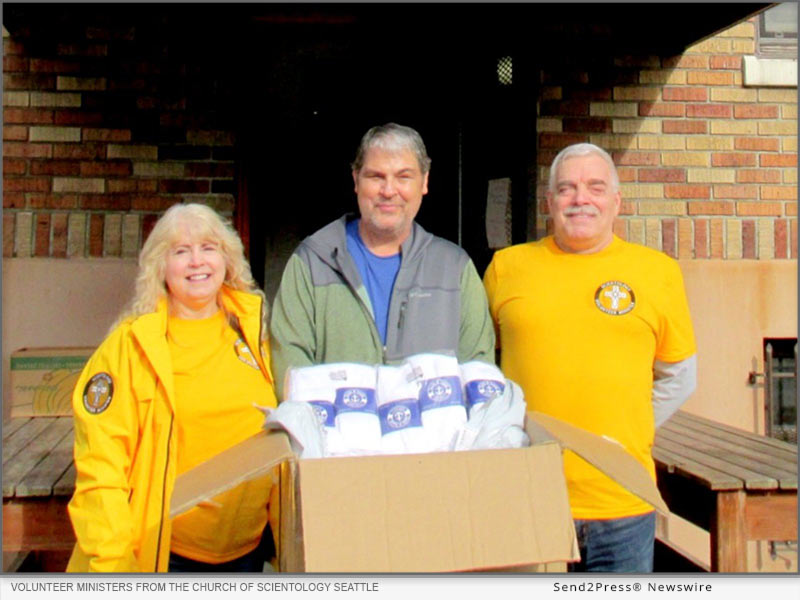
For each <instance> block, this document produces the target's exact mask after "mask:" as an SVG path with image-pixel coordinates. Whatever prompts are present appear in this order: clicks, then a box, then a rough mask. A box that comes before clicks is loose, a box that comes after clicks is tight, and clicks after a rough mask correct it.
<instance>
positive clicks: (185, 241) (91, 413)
mask: <svg viewBox="0 0 800 600" xmlns="http://www.w3.org/2000/svg"><path fill="white" fill-rule="evenodd" d="M265 303H266V300H265V299H264V295H263V293H262V292H261V291H260V290H258V288H257V286H256V284H255V282H254V281H253V278H252V275H251V273H250V267H249V265H248V264H247V261H246V259H245V258H244V253H243V248H242V243H241V240H240V239H239V237H238V235H237V234H236V232H235V231H234V230H233V229H232V228H231V227H230V226H229V225H228V224H226V223H225V222H224V221H223V220H222V219H221V218H220V217H219V215H217V213H215V212H214V211H213V210H211V209H210V208H208V207H206V206H202V205H198V204H185V205H176V206H173V207H172V208H170V209H169V210H168V211H167V212H166V213H165V214H164V215H163V217H162V218H161V219H160V220H159V221H158V223H157V224H156V225H155V227H154V228H153V230H152V232H151V233H150V235H149V237H148V239H147V241H146V242H145V244H144V247H143V248H142V251H141V254H140V256H139V274H138V276H137V280H136V292H135V297H134V299H133V301H132V302H131V305H130V307H129V308H128V309H127V310H126V311H125V312H124V314H123V316H122V317H121V318H120V320H119V321H118V324H117V325H116V326H115V327H114V328H113V329H112V332H111V333H110V334H109V336H108V337H107V338H106V339H105V340H104V341H103V343H102V344H101V345H100V347H99V348H98V349H97V351H96V352H95V353H94V355H93V356H92V357H91V359H90V360H89V362H88V363H87V365H86V367H85V368H84V370H83V373H82V374H81V377H80V379H79V381H78V384H77V385H76V388H75V392H74V394H73V398H72V404H73V409H74V414H75V467H76V470H77V477H76V483H75V495H74V496H73V497H72V500H71V501H70V503H69V514H70V518H71V520H72V524H73V527H74V529H75V534H76V537H77V543H76V545H75V549H74V551H73V553H72V557H71V559H70V562H69V565H68V567H67V570H68V571H116V572H135V571H148V572H154V571H166V570H168V569H169V570H173V571H174V570H178V571H195V572H202V571H261V570H262V568H263V563H264V556H263V554H262V552H261V551H260V548H261V546H260V541H261V537H262V532H263V531H264V527H265V524H266V523H267V516H268V515H267V513H268V502H269V495H270V488H271V483H272V481H271V478H270V477H269V476H268V477H264V478H262V479H258V480H255V481H251V482H246V483H244V484H241V485H239V486H238V487H236V488H234V489H232V490H230V491H228V492H225V493H223V494H221V495H219V496H217V497H215V498H213V499H211V500H209V501H207V502H203V503H201V504H200V505H198V506H197V507H195V508H193V509H192V510H190V511H189V512H187V513H185V514H183V515H181V516H179V517H177V518H176V519H174V520H171V519H170V518H169V508H170V498H171V495H172V490H173V487H174V484H175V478H176V477H177V476H178V475H179V474H181V473H183V472H184V471H186V470H188V469H191V468H192V467H194V466H195V465H197V464H198V463H200V462H203V461H205V460H207V459H208V458H211V457H212V456H214V455H215V454H218V453H219V452H221V451H223V450H225V449H227V448H229V447H231V446H233V445H235V444H237V443H239V442H241V441H242V440H244V439H246V438H248V437H250V436H252V435H253V434H255V433H256V432H258V431H259V429H260V428H261V426H262V423H263V414H262V413H261V412H260V411H259V410H258V409H257V408H256V407H255V406H254V405H260V406H272V407H274V406H275V405H276V399H275V393H274V389H273V382H272V377H271V374H270V372H269V364H270V361H269V350H268V349H269V344H268V340H267V339H266V338H267V327H266V325H265V315H266V306H265Z"/></svg>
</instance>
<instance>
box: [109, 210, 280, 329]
mask: <svg viewBox="0 0 800 600" xmlns="http://www.w3.org/2000/svg"><path fill="white" fill-rule="evenodd" d="M186 228H188V230H189V234H190V235H191V237H192V238H193V239H199V240H210V241H213V242H215V243H217V244H219V249H220V252H221V254H222V256H223V257H224V259H225V280H224V284H225V285H227V286H228V287H229V288H232V289H234V290H241V291H246V292H250V293H253V294H257V295H259V296H261V299H262V303H261V305H262V307H263V308H262V315H261V319H262V327H261V330H262V335H263V336H266V330H267V328H266V327H265V326H263V324H264V323H266V313H267V301H266V298H265V296H264V292H262V291H261V290H260V289H259V287H258V285H257V284H256V282H255V280H254V279H253V275H252V273H251V271H250V264H249V263H248V262H247V259H246V258H245V257H244V246H243V245H242V240H241V239H240V238H239V234H238V233H237V232H236V230H235V229H234V228H233V226H232V225H231V224H230V223H229V222H228V221H226V220H223V218H222V217H221V216H220V215H219V214H217V213H216V212H215V211H214V210H213V209H212V208H209V207H208V206H205V205H203V204H175V205H173V206H171V207H170V208H169V209H168V210H167V211H166V212H165V213H164V214H163V215H162V216H161V218H160V219H159V220H158V222H156V224H155V227H153V230H152V231H151V232H150V235H149V236H148V237H147V240H146V241H145V243H144V245H143V246H142V251H141V252H140V253H139V271H138V273H137V275H136V288H135V292H134V296H133V299H132V300H131V302H130V303H129V304H128V306H127V307H126V308H125V309H124V310H123V312H122V314H121V315H120V316H119V318H118V319H117V321H116V322H115V323H114V326H112V328H111V329H112V330H113V329H114V328H115V327H116V326H117V325H119V324H120V323H122V322H123V321H127V320H130V319H135V318H136V317H139V316H141V315H144V314H147V313H151V312H154V311H155V310H156V308H157V306H158V302H159V300H161V299H162V298H168V297H169V291H168V289H167V285H166V281H165V279H166V264H167V253H168V252H169V249H170V247H171V246H172V245H173V244H174V243H175V241H176V240H177V239H178V237H179V236H180V235H181V234H182V233H183V232H184V231H185V229H186ZM228 317H229V320H231V321H232V318H231V316H230V315H228Z"/></svg>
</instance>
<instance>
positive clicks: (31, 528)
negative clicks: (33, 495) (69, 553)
mask: <svg viewBox="0 0 800 600" xmlns="http://www.w3.org/2000/svg"><path fill="white" fill-rule="evenodd" d="M68 501H69V498H66V497H64V498H49V499H46V500H45V499H41V500H39V499H29V500H26V501H24V502H15V501H13V500H11V501H6V502H4V503H3V552H24V551H28V550H71V549H72V547H73V545H74V544H75V534H74V533H73V531H72V523H71V522H70V520H69V514H68V513H67V502H68Z"/></svg>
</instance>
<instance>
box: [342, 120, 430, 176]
mask: <svg viewBox="0 0 800 600" xmlns="http://www.w3.org/2000/svg"><path fill="white" fill-rule="evenodd" d="M372 148H381V149H382V150H387V151H389V152H400V151H402V150H411V151H412V152H413V153H414V155H415V156H416V157H417V162H418V163H419V169H420V171H422V174H423V175H425V174H426V173H427V172H428V171H430V169H431V159H430V157H429V156H428V151H427V150H426V149H425V143H424V142H423V141H422V136H420V134H419V133H417V131H416V130H415V129H412V128H411V127H406V126H405V125H398V124H397V123H386V125H377V126H375V127H372V128H371V129H370V130H369V131H367V133H365V134H364V137H362V138H361V144H359V146H358V150H357V151H356V158H355V160H353V162H352V163H351V164H350V166H351V167H352V169H353V171H355V172H358V171H360V170H361V167H363V166H364V157H365V156H366V154H367V152H368V151H369V150H371V149H372Z"/></svg>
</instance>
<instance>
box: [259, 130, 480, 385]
mask: <svg viewBox="0 0 800 600" xmlns="http://www.w3.org/2000/svg"><path fill="white" fill-rule="evenodd" d="M430 164H431V160H430V158H429V157H428V153H427V151H426V149H425V144H424V143H423V141H422V138H421V137H420V135H419V134H418V133H417V132H416V131H415V130H413V129H411V128H410V127H404V126H402V125H397V124H395V123H388V124H386V125H382V126H379V127H373V128H372V129H370V130H369V131H367V133H366V134H365V135H364V137H363V138H362V139H361V144H360V146H359V148H358V151H357V153H356V158H355V160H354V161H353V164H352V169H353V181H354V183H355V192H356V195H357V197H358V209H359V213H360V215H355V214H347V215H344V216H343V217H341V218H340V219H338V220H336V221H334V222H333V223H330V224H328V225H326V226H325V227H323V228H322V229H320V230H319V231H317V232H316V233H314V234H313V235H311V236H309V237H308V238H306V239H305V240H303V242H302V243H301V244H300V245H299V246H298V248H297V249H296V250H295V252H294V254H293V255H292V256H291V257H290V259H289V262H288V263H287V265H286V269H285V271H284V273H283V277H282V279H281V284H280V287H279V288H278V292H277V295H276V296H275V302H274V306H273V309H272V317H271V321H270V329H271V346H272V365H273V375H274V377H275V384H276V387H277V390H278V396H279V398H282V396H283V383H284V381H283V380H284V375H285V372H286V369H287V368H289V367H298V366H308V365H312V364H320V363H331V362H359V363H366V364H391V363H396V362H400V361H402V359H403V358H405V357H407V356H409V355H412V354H417V353H420V352H447V353H452V354H454V355H455V356H457V357H458V360H459V362H466V361H469V360H483V361H485V362H489V363H494V346H495V335H494V327H493V325H492V320H491V317H490V316H489V312H488V308H487V302H486V295H485V292H484V288H483V284H482V283H481V279H480V277H479V276H478V273H477V271H476V269H475V265H473V264H472V261H471V260H470V258H469V256H467V254H466V252H464V250H462V249H461V248H459V247H458V246H456V245H455V244H453V243H451V242H448V241H447V240H444V239H442V238H439V237H437V236H434V235H431V234H430V233H428V232H427V231H425V230H424V229H423V228H422V227H420V225H418V224H417V223H416V222H415V221H414V217H416V215H417V212H418V211H419V209H420V205H421V204H422V197H423V196H424V195H425V194H427V193H428V176H429V174H430Z"/></svg>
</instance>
